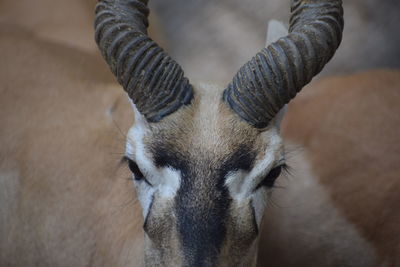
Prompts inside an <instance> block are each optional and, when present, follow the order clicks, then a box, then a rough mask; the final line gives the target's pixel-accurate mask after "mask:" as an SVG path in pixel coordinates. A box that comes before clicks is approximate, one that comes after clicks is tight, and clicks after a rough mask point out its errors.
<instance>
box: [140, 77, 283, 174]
mask: <svg viewBox="0 0 400 267" xmlns="http://www.w3.org/2000/svg"><path fill="white" fill-rule="evenodd" d="M221 95H222V87H217V86H212V85H207V84H200V85H198V86H197V87H196V97H195V100H194V102H193V103H192V104H191V105H190V106H188V107H185V108H183V109H181V110H179V111H178V112H176V113H174V114H172V115H171V116H169V117H167V118H165V119H164V120H163V121H161V122H159V123H155V124H151V125H150V127H151V130H150V131H149V134H147V135H146V136H145V138H144V143H145V144H146V147H147V148H148V149H149V152H150V153H151V154H153V156H154V157H155V160H156V161H158V164H159V165H168V164H171V162H173V161H178V160H179V159H181V160H183V159H184V160H185V161H188V162H200V160H201V162H203V163H207V164H211V165H212V166H218V165H221V164H225V165H233V166H237V167H238V168H240V169H250V168H251V166H252V164H253V162H254V161H255V160H256V159H257V157H263V155H264V153H265V151H266V150H267V149H268V147H269V144H270V138H269V137H271V136H273V135H277V132H276V129H275V128H273V127H271V129H267V130H266V131H264V132H260V130H258V129H256V128H254V127H252V126H250V125H249V124H247V123H246V122H244V121H242V120H241V119H240V118H238V117H237V115H235V114H234V113H232V112H231V111H230V109H229V108H228V107H227V106H226V105H225V104H224V103H222V101H221ZM210 167H211V166H210Z"/></svg>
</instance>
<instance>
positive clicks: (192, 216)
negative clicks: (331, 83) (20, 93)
mask: <svg viewBox="0 0 400 267" xmlns="http://www.w3.org/2000/svg"><path fill="white" fill-rule="evenodd" d="M146 5H147V0H115V1H112V0H102V1H100V2H99V4H98V6H97V9H96V22H95V24H96V41H97V43H98V45H99V47H100V50H101V51H102V54H103V56H104V58H105V59H106V61H107V62H108V63H109V65H110V67H111V70H112V71H113V73H114V74H115V75H116V76H117V78H118V81H119V82H120V83H121V85H122V86H123V87H124V89H125V91H126V92H127V93H128V95H129V97H130V99H131V100H132V103H133V108H134V111H135V123H134V125H133V127H132V128H131V129H130V131H129V134H128V140H127V146H126V158H127V160H128V164H129V166H130V169H131V170H132V172H133V175H134V178H135V179H134V180H135V186H136V188H137V192H138V197H139V200H140V202H141V205H142V208H143V216H144V218H145V223H144V232H145V237H146V251H145V253H146V257H145V258H146V264H147V265H148V266H249V265H252V264H254V263H255V252H256V248H257V244H256V240H257V236H258V231H259V228H260V224H261V220H262V217H263V213H264V207H265V204H266V203H267V202H268V192H270V190H271V187H272V186H273V184H274V181H275V179H276V178H277V177H278V176H279V174H280V170H281V168H282V166H284V150H283V145H282V141H281V138H280V136H279V130H278V129H279V122H280V119H278V118H280V117H281V116H280V115H279V111H280V110H281V109H282V108H283V106H284V105H285V104H286V103H288V102H289V101H290V99H292V98H293V97H294V96H295V95H296V93H297V92H298V91H299V90H300V89H301V88H302V87H303V86H304V85H305V84H307V83H308V82H309V81H310V80H311V79H312V77H313V76H314V75H316V74H317V73H318V72H319V71H320V70H321V69H322V67H323V66H324V64H326V63H327V62H328V61H329V59H330V58H331V57H332V56H333V54H334V51H335V50H336V48H337V47H338V45H339V43H340V40H341V32H342V27H343V21H342V8H341V1H340V0H330V1H323V0H307V1H300V0H295V1H293V2H292V17H291V25H290V31H291V33H290V34H289V35H288V36H286V37H284V38H281V39H279V40H278V41H276V42H275V43H273V44H271V45H270V46H269V47H267V48H265V49H263V50H261V51H260V52H259V53H258V54H257V55H256V56H255V57H254V58H253V59H252V60H251V61H249V62H248V63H246V64H245V65H244V66H243V67H242V68H241V69H240V71H239V72H238V73H237V75H236V76H235V77H234V79H233V81H232V82H231V83H230V84H229V85H228V86H227V87H226V88H225V89H224V88H223V87H213V86H209V85H198V86H192V85H190V84H189V82H188V80H187V79H186V78H185V77H184V76H183V71H182V69H181V68H180V67H179V65H178V64H177V63H176V62H175V61H173V60H172V59H171V58H170V57H169V56H167V55H166V54H165V53H164V52H163V50H162V49H161V48H160V47H159V46H158V45H157V44H155V43H154V42H153V41H152V40H151V39H149V37H148V36H147V35H146V27H147V15H148V10H147V7H146ZM277 114H278V115H277Z"/></svg>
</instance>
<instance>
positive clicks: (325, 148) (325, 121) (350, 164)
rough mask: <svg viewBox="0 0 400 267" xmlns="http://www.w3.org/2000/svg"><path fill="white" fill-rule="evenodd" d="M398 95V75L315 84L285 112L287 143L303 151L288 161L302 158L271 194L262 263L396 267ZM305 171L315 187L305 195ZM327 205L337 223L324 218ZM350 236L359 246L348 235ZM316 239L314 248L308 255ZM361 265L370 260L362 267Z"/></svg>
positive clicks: (367, 75)
mask: <svg viewBox="0 0 400 267" xmlns="http://www.w3.org/2000/svg"><path fill="white" fill-rule="evenodd" d="M399 89H400V72H399V71H371V72H365V73H360V74H356V75H353V76H348V77H338V78H331V79H327V80H324V81H321V82H318V83H315V84H313V85H311V86H309V88H305V89H304V93H302V94H301V95H300V96H299V97H298V98H297V99H296V100H295V101H294V102H293V103H292V104H291V105H290V107H289V112H288V114H287V117H286V119H285V121H284V125H283V132H284V136H285V137H286V139H287V140H290V141H292V142H295V143H296V145H295V147H297V150H299V149H300V150H301V151H303V152H294V156H293V157H295V158H299V157H300V155H301V154H305V155H304V156H305V157H306V158H305V159H304V160H303V161H304V163H296V164H295V166H294V169H293V179H290V180H288V181H287V182H286V183H287V189H285V190H278V191H277V192H275V193H276V195H275V201H277V202H278V205H280V204H282V203H280V202H283V203H284V204H283V207H281V208H277V209H272V214H271V219H270V220H269V223H267V224H266V226H265V232H266V235H267V236H266V239H265V242H264V244H263V246H264V247H263V248H264V252H263V253H261V256H262V260H263V261H267V262H272V263H274V266H321V261H319V260H322V262H324V265H323V266H338V265H340V266H398V265H399V264H400V258H399V255H400V239H399V236H400V232H399V231H400V227H399V226H400V212H399V203H400V198H399V193H398V192H399V190H400V180H399V179H398V178H399V177H400V168H399V164H398V163H399V151H400V146H399V144H400V142H399V141H400V135H399V133H400V128H399V125H400V117H399V116H398V114H399V113H400V109H399V104H398V103H399V102H400V93H399ZM289 157H290V156H289ZM296 160H297V159H296ZM289 164H290V163H289ZM306 165H310V171H309V173H310V174H309V176H308V177H307V178H304V179H305V180H306V181H308V180H310V181H312V182H307V183H308V184H310V185H309V186H308V187H307V186H303V184H300V183H299V182H297V180H298V179H299V180H300V181H301V180H302V178H301V177H299V176H304V175H303V174H302V173H304V169H305V168H306V167H305V166H306ZM307 168H308V167H307ZM307 172H308V171H307ZM312 184H316V186H317V184H320V185H322V187H321V189H318V192H322V193H318V194H324V195H326V199H327V200H326V203H327V204H322V203H324V201H323V200H322V198H316V197H315V195H313V193H312V192H314V191H315V190H317V189H314V188H316V186H313V185H312ZM296 187H304V190H298V189H296ZM307 192H309V193H307ZM284 195H286V196H284ZM289 196H290V197H289ZM324 198H325V197H324ZM288 199H291V200H290V202H285V201H288ZM309 200H310V201H309ZM316 203H320V204H321V205H325V206H319V205H317V204H316ZM303 205H307V206H304V208H303ZM328 205H330V206H332V207H333V208H334V209H337V210H338V212H337V215H334V214H336V212H334V211H333V210H332V211H331V212H328V211H327V210H326V209H327V207H328ZM306 207H308V209H306ZM296 210H303V211H304V214H301V215H299V214H298V213H297V211H296ZM270 211H271V210H270ZM266 214H267V215H266V216H267V217H268V211H267V213H266ZM322 214H325V215H324V216H320V215H322ZM333 215H334V216H333ZM299 216H301V217H299ZM332 216H333V217H332ZM335 216H336V217H341V218H342V219H340V221H342V220H345V221H347V223H346V225H347V226H346V225H344V224H343V223H342V222H340V221H337V220H338V219H334V218H335ZM306 218H309V219H308V220H307V219H306ZM313 218H314V219H313ZM267 220H268V219H267ZM296 221H297V223H296ZM284 222H287V223H284ZM331 222H333V223H331ZM280 224H284V225H285V228H283V229H282V231H284V229H294V230H290V231H289V234H288V235H287V234H286V233H284V232H281V231H280V230H279V229H280V226H279V225H280ZM321 225H329V226H327V227H329V228H327V229H330V231H329V230H328V231H325V230H323V229H322V228H320V226H321ZM347 228H349V229H350V228H352V229H354V231H355V232H357V233H358V235H359V236H360V237H359V238H361V239H360V240H364V241H362V242H361V241H356V240H357V239H352V238H353V237H351V236H352V235H351V234H345V233H346V232H348V230H345V229H347ZM286 231H287V230H286ZM302 231H303V232H302ZM279 232H280V234H276V233H279ZM306 232H308V235H305V234H304V233H306ZM272 233H274V234H272ZM333 233H335V234H333ZM268 235H272V236H273V237H272V236H271V237H268ZM314 237H319V241H318V243H316V245H317V244H319V246H318V245H317V246H316V247H313V245H312V244H313V242H314V241H313V240H315V238H314ZM271 238H273V239H271ZM296 238H297V239H296ZM277 240H278V241H277ZM285 240H286V241H285ZM333 244H336V245H335V247H332V245H333ZM369 247H371V248H372V251H371V250H370V249H369ZM330 251H331V252H330ZM333 251H336V252H335V253H332V252H333ZM307 253H308V254H307ZM375 253H376V256H377V258H376V259H374V258H375V255H374V254H375ZM307 255H309V256H307ZM317 255H318V256H317ZM363 258H364V259H370V260H369V262H363V263H362V259H363ZM323 259H329V263H328V262H326V260H325V261H324V260H323ZM318 262H320V265H318ZM368 264H369V265H368ZM383 264H386V265H383Z"/></svg>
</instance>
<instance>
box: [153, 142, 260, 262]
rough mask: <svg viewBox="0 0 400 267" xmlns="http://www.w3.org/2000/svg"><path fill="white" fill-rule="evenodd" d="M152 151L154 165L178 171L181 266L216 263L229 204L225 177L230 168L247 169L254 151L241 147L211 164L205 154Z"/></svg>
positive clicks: (253, 157)
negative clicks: (196, 156)
mask: <svg viewBox="0 0 400 267" xmlns="http://www.w3.org/2000/svg"><path fill="white" fill-rule="evenodd" d="M152 152H153V155H154V159H155V163H156V165H157V166H159V167H162V166H167V165H168V166H171V167H173V168H175V169H178V170H180V171H181V176H182V180H181V186H180V188H179V190H178V192H177V196H176V198H175V204H176V205H175V207H176V210H175V212H176V217H177V230H178V233H179V234H180V240H181V244H182V249H183V254H184V265H185V266H215V265H216V264H217V261H218V255H219V252H220V249H221V247H222V244H223V242H224V240H225V236H226V231H227V229H226V222H227V218H228V210H229V207H230V203H231V198H230V196H229V192H228V189H227V188H226V187H225V186H224V184H225V176H226V174H227V173H228V172H230V171H232V170H237V169H244V170H249V169H250V168H251V166H252V165H253V162H254V159H255V156H254V155H255V154H254V153H252V152H251V151H250V150H249V149H246V148H244V147H242V148H240V149H239V150H237V152H236V153H235V154H234V155H232V156H231V157H230V158H229V159H228V160H226V161H225V162H220V163H214V162H211V160H210V158H209V157H207V155H203V156H200V155H199V157H198V158H197V159H196V160H191V159H190V158H188V157H185V156H184V155H183V154H182V153H179V152H171V150H169V149H162V146H157V148H156V149H154V150H153V151H152ZM216 164H217V166H216Z"/></svg>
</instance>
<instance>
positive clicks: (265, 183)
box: [256, 164, 288, 190]
mask: <svg viewBox="0 0 400 267" xmlns="http://www.w3.org/2000/svg"><path fill="white" fill-rule="evenodd" d="M287 169H288V166H287V165H286V164H282V165H279V166H277V167H274V168H273V169H272V170H270V171H269V173H268V174H267V175H266V176H265V177H264V179H263V180H262V181H261V182H260V183H259V184H258V185H257V187H256V190H258V189H260V188H261V187H267V188H273V187H274V184H275V181H276V179H278V177H279V176H280V175H281V174H282V171H285V170H287Z"/></svg>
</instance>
